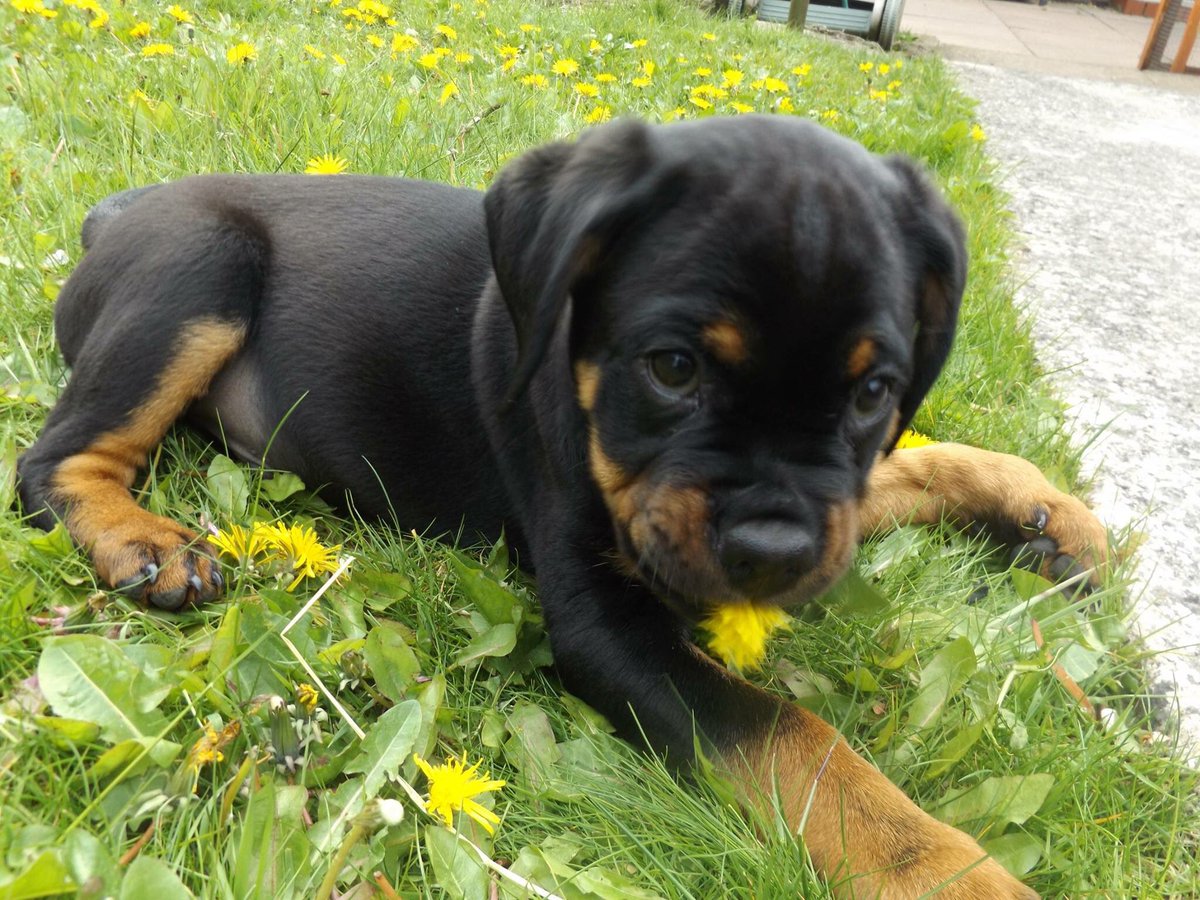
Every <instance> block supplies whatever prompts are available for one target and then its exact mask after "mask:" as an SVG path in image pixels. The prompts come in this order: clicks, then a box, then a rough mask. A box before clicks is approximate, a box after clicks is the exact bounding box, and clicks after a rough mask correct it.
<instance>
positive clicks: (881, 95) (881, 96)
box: [867, 90, 891, 102]
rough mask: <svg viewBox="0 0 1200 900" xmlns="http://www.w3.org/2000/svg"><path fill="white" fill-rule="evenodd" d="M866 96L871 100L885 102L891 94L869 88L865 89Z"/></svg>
mask: <svg viewBox="0 0 1200 900" xmlns="http://www.w3.org/2000/svg"><path fill="white" fill-rule="evenodd" d="M867 96H868V97H870V98H871V99H872V100H879V101H881V102H885V101H886V100H887V99H888V98H889V97H890V96H891V94H889V93H888V92H887V91H876V90H870V91H867Z"/></svg>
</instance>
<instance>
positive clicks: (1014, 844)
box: [980, 831, 1042, 878]
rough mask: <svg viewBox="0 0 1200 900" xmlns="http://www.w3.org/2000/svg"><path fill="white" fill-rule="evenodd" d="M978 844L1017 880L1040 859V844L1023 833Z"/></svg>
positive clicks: (1015, 832) (1019, 832) (1015, 833)
mask: <svg viewBox="0 0 1200 900" xmlns="http://www.w3.org/2000/svg"><path fill="white" fill-rule="evenodd" d="M980 844H981V845H982V846H983V849H984V850H986V851H987V852H988V853H989V854H990V855H991V856H992V857H994V858H995V860H996V862H998V863H1000V865H1002V866H1004V868H1006V869H1008V871H1009V872H1011V873H1012V874H1013V875H1016V876H1017V877H1018V878H1020V877H1021V876H1022V875H1024V874H1025V873H1026V872H1028V871H1030V870H1031V869H1033V867H1034V866H1036V865H1037V864H1038V860H1040V859H1041V858H1042V842H1041V841H1039V840H1038V839H1037V838H1035V837H1034V836H1033V835H1031V834H1026V833H1025V832H1023V831H1014V832H1013V833H1012V834H1002V835H999V836H998V837H994V838H988V839H987V840H983V841H980Z"/></svg>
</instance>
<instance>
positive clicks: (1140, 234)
mask: <svg viewBox="0 0 1200 900" xmlns="http://www.w3.org/2000/svg"><path fill="white" fill-rule="evenodd" d="M910 12H911V13H912V14H913V15H912V16H911V17H910V15H909V13H910ZM901 24H902V28H903V29H904V30H905V31H911V32H915V33H917V34H919V35H921V36H922V38H923V39H927V38H928V37H929V36H932V37H933V38H936V39H937V41H938V42H940V49H939V52H942V53H944V55H946V56H947V57H949V58H950V59H952V60H953V62H952V64H953V65H954V67H955V68H956V69H957V70H958V71H959V74H960V78H961V83H962V86H963V89H964V90H965V91H966V93H968V94H969V95H971V96H973V97H976V98H977V99H978V100H979V111H978V115H979V118H980V121H981V122H982V123H983V126H984V128H985V130H986V131H987V133H988V135H989V148H990V150H991V152H992V154H993V156H994V157H995V158H996V159H997V160H998V161H999V162H1000V164H1001V167H1002V170H1003V174H1004V176H1005V185H1006V187H1007V188H1008V190H1009V192H1010V193H1011V195H1012V198H1013V199H1012V206H1013V209H1014V212H1015V213H1016V215H1017V223H1018V227H1019V228H1020V231H1021V233H1022V237H1023V239H1024V244H1025V246H1024V248H1023V253H1022V255H1021V257H1020V259H1019V260H1018V263H1019V265H1020V267H1021V269H1022V273H1023V275H1024V276H1025V281H1024V288H1023V291H1022V299H1023V301H1024V302H1025V303H1026V304H1027V306H1028V308H1029V310H1030V312H1031V313H1032V315H1033V319H1034V330H1035V338H1036V340H1037V342H1038V352H1039V356H1040V357H1041V359H1042V362H1043V364H1044V365H1045V367H1046V369H1047V370H1048V371H1050V372H1052V373H1054V374H1053V376H1052V377H1053V379H1054V381H1055V384H1056V387H1057V388H1058V389H1059V391H1060V395H1061V396H1062V397H1063V398H1064V399H1065V400H1066V402H1067V403H1068V404H1069V406H1070V409H1071V413H1072V415H1073V416H1074V417H1075V419H1076V422H1077V433H1078V436H1079V440H1080V444H1081V445H1084V446H1085V450H1084V465H1085V469H1086V470H1087V471H1089V472H1093V473H1095V480H1094V485H1093V490H1092V497H1091V500H1092V504H1093V506H1094V507H1095V508H1096V509H1097V511H1098V513H1099V515H1100V516H1101V517H1102V518H1103V519H1104V520H1105V521H1106V522H1107V523H1108V524H1109V525H1110V526H1115V527H1117V528H1121V527H1124V526H1126V525H1130V524H1132V525H1133V526H1134V527H1135V528H1137V529H1138V530H1139V531H1141V532H1144V533H1145V535H1146V540H1145V543H1144V544H1143V546H1142V548H1141V550H1140V552H1139V554H1138V560H1139V563H1138V572H1137V580H1136V582H1135V585H1134V588H1133V599H1134V602H1135V619H1136V622H1137V625H1138V627H1139V629H1140V630H1141V632H1142V633H1143V634H1144V635H1145V637H1146V640H1147V643H1148V644H1149V646H1150V647H1151V648H1153V649H1154V650H1156V651H1160V655H1157V656H1155V657H1154V658H1153V659H1152V660H1151V662H1150V668H1151V672H1152V675H1153V676H1154V678H1155V681H1156V687H1157V688H1159V689H1161V690H1162V691H1163V693H1164V694H1165V695H1166V696H1167V697H1168V698H1169V699H1172V701H1173V702H1177V703H1178V707H1179V712H1180V719H1181V725H1182V728H1181V731H1182V732H1183V734H1184V736H1185V739H1189V740H1190V741H1191V742H1192V743H1193V745H1194V746H1195V747H1196V748H1197V749H1196V751H1194V752H1193V756H1194V757H1195V756H1200V392H1198V391H1197V389H1196V373H1197V370H1198V369H1200V77H1197V76H1189V75H1170V74H1167V73H1159V72H1155V73H1146V72H1138V71H1137V70H1136V61H1137V58H1138V55H1139V53H1140V51H1141V43H1142V40H1143V39H1144V37H1145V34H1146V32H1147V31H1148V30H1149V27H1150V20H1148V19H1141V18H1135V17H1132V16H1122V15H1120V14H1118V13H1113V12H1110V11H1107V10H1099V9H1091V8H1088V7H1085V6H1078V5H1075V4H1057V5H1052V6H1050V7H1048V8H1043V7H1037V6H1033V5H1026V4H1022V3H1013V2H1006V0H909V2H908V4H906V9H905V15H904V19H903V21H902V23H901ZM1114 59H1117V60H1120V66H1119V67H1117V68H1114V65H1115V64H1114Z"/></svg>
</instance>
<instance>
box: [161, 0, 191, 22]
mask: <svg viewBox="0 0 1200 900" xmlns="http://www.w3.org/2000/svg"><path fill="white" fill-rule="evenodd" d="M167 15H168V16H170V17H171V18H172V19H174V20H175V21H176V22H180V23H182V24H184V25H191V24H192V23H193V22H195V21H196V20H195V19H193V18H192V14H191V13H190V12H188V11H187V10H186V9H184V8H183V7H182V6H180V5H179V4H178V3H173V4H171V5H170V6H168V7H167Z"/></svg>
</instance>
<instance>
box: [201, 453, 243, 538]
mask: <svg viewBox="0 0 1200 900" xmlns="http://www.w3.org/2000/svg"><path fill="white" fill-rule="evenodd" d="M207 477H208V489H209V491H210V492H211V493H212V496H213V500H214V501H215V502H216V504H217V506H219V507H220V508H221V511H222V512H223V513H225V515H226V516H228V517H229V518H230V519H234V520H238V521H240V520H241V519H242V518H244V517H245V515H246V506H247V504H248V503H249V502H250V483H249V481H247V479H246V473H245V472H244V471H243V470H242V467H241V466H239V465H238V464H237V463H235V462H234V461H233V460H232V459H230V458H229V457H228V456H224V455H222V454H220V453H218V454H217V455H216V456H215V457H213V461H212V462H211V463H209V464H208V476H207Z"/></svg>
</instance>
